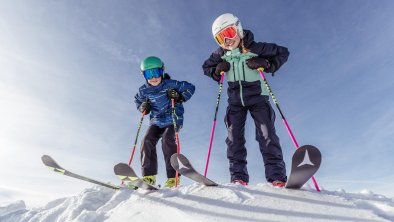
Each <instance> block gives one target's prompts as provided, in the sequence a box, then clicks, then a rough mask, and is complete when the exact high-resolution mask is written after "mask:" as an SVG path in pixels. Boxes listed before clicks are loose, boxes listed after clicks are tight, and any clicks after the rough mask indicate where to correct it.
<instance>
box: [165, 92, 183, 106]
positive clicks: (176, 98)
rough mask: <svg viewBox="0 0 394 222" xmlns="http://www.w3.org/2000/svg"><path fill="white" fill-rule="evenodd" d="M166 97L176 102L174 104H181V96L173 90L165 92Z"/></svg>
mask: <svg viewBox="0 0 394 222" xmlns="http://www.w3.org/2000/svg"><path fill="white" fill-rule="evenodd" d="M167 96H168V98H169V99H174V102H176V103H182V102H183V96H182V95H181V94H180V93H179V92H178V91H176V90H175V89H169V90H167Z"/></svg>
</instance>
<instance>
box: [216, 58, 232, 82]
mask: <svg viewBox="0 0 394 222" xmlns="http://www.w3.org/2000/svg"><path fill="white" fill-rule="evenodd" d="M228 70H230V63H228V62H227V61H226V60H224V61H222V62H221V63H219V64H218V65H217V66H216V69H215V72H214V73H213V74H212V79H214V80H216V81H218V82H219V81H220V73H221V72H227V71H228Z"/></svg>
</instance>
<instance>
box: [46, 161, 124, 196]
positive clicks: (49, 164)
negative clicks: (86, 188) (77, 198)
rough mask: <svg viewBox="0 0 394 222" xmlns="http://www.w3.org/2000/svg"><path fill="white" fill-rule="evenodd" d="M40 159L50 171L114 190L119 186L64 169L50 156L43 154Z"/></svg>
mask: <svg viewBox="0 0 394 222" xmlns="http://www.w3.org/2000/svg"><path fill="white" fill-rule="evenodd" d="M41 160H42V162H43V163H44V165H45V166H47V167H49V169H51V170H52V171H55V172H57V173H60V174H63V175H65V176H69V177H73V178H76V179H79V180H83V181H86V182H89V183H93V184H97V185H100V186H104V187H108V188H111V189H114V190H119V189H120V188H121V187H119V186H116V185H113V184H109V183H104V182H101V181H98V180H94V179H91V178H88V177H85V176H82V175H79V174H76V173H72V172H70V171H68V170H66V169H64V168H63V167H61V166H60V165H59V164H58V163H56V161H55V160H54V159H53V158H52V157H50V156H48V155H43V156H42V157H41Z"/></svg>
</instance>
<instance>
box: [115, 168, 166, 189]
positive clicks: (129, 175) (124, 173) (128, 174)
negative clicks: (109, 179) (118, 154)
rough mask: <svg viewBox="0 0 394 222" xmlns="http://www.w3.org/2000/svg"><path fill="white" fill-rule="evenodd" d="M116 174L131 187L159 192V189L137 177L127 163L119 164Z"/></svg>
mask: <svg viewBox="0 0 394 222" xmlns="http://www.w3.org/2000/svg"><path fill="white" fill-rule="evenodd" d="M114 173H115V175H116V176H118V177H119V179H120V180H122V181H124V182H129V183H130V185H132V186H135V187H138V188H141V189H144V190H158V188H157V187H155V186H152V185H150V184H148V183H146V182H145V181H143V180H142V179H141V178H139V177H138V176H137V174H136V173H135V172H134V170H133V168H131V166H129V165H128V164H126V163H119V164H116V165H115V166H114Z"/></svg>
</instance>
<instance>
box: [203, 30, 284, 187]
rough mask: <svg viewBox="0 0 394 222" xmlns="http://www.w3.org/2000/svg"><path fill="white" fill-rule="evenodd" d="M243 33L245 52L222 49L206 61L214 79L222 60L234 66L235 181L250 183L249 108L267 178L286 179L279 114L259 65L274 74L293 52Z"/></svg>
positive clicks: (231, 148)
mask: <svg viewBox="0 0 394 222" xmlns="http://www.w3.org/2000/svg"><path fill="white" fill-rule="evenodd" d="M243 36H244V37H243V39H242V42H241V43H240V44H243V46H244V48H245V49H246V50H245V51H244V52H241V50H240V48H241V47H239V48H236V49H234V50H231V51H228V50H224V49H223V48H219V49H217V50H216V51H215V52H213V53H212V54H211V56H210V57H209V58H208V59H207V60H206V61H205V62H204V64H203V70H204V74H205V75H207V76H209V77H212V78H214V73H215V71H216V69H217V66H218V65H219V64H220V63H222V62H223V61H227V62H228V63H229V64H230V65H231V67H230V69H229V70H228V71H227V72H226V79H227V82H228V90H227V93H228V107H227V113H226V117H225V123H226V126H227V130H228V137H227V139H226V143H227V158H228V160H229V163H230V166H229V169H230V174H231V181H237V180H242V181H244V182H246V183H247V182H249V175H248V171H247V167H246V165H247V161H246V154H247V150H246V147H245V142H246V141H245V135H244V133H245V121H246V116H247V112H248V111H249V112H250V114H251V116H252V118H253V120H254V122H255V126H256V140H257V141H258V143H259V147H260V152H261V154H262V156H263V161H264V166H265V176H266V179H267V181H269V182H272V181H276V180H277V181H286V179H287V178H286V168H285V163H284V161H283V155H282V150H281V147H280V144H279V138H278V136H277V135H276V132H275V127H274V121H275V113H274V111H273V109H272V107H271V105H270V103H269V93H268V91H267V89H266V87H265V85H264V82H263V81H262V78H261V76H260V74H259V72H258V70H256V69H255V68H256V66H262V67H264V68H265V71H266V72H272V73H273V72H275V71H276V70H278V69H279V68H280V67H281V66H282V65H283V63H285V62H286V61H287V58H288V56H289V52H288V50H287V48H285V47H282V46H278V45H276V44H273V43H262V42H255V41H254V38H253V33H252V32H251V31H249V30H244V33H243ZM260 58H261V59H260ZM248 63H249V65H248ZM250 66H251V67H250ZM257 68H259V67H257ZM214 79H215V78H214ZM215 80H216V79H215Z"/></svg>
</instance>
